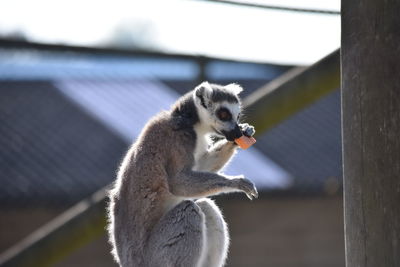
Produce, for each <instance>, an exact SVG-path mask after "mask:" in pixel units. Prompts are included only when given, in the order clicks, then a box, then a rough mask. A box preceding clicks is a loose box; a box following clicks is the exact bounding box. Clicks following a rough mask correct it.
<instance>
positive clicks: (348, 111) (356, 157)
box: [341, 0, 400, 267]
mask: <svg viewBox="0 0 400 267" xmlns="http://www.w3.org/2000/svg"><path fill="white" fill-rule="evenodd" d="M341 49H342V50H341V52H342V54H341V59H342V127H343V128H342V129H343V172H344V208H345V211H344V214H345V216H344V217H345V242H346V266H347V267H356V266H357V267H358V266H359V267H377V266H385V267H398V266H400V2H399V1H395V0H385V1H377V0H350V1H348V0H342V46H341Z"/></svg>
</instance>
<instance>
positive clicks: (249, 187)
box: [233, 176, 258, 200]
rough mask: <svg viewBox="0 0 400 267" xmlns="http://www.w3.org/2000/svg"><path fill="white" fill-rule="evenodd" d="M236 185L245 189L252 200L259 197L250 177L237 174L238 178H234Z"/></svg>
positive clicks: (240, 188) (242, 189)
mask: <svg viewBox="0 0 400 267" xmlns="http://www.w3.org/2000/svg"><path fill="white" fill-rule="evenodd" d="M233 181H234V183H235V185H236V187H237V188H238V189H239V190H241V191H243V192H244V193H245V194H246V195H247V197H248V198H249V199H250V200H253V198H258V192H257V188H256V187H255V185H254V184H253V182H252V181H250V180H249V179H246V178H244V177H243V176H237V178H235V179H233Z"/></svg>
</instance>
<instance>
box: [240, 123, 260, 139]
mask: <svg viewBox="0 0 400 267" xmlns="http://www.w3.org/2000/svg"><path fill="white" fill-rule="evenodd" d="M239 127H240V130H241V131H242V133H243V134H244V135H245V136H247V137H250V136H253V135H254V134H255V133H256V130H255V129H254V126H252V125H250V124H248V123H241V124H239Z"/></svg>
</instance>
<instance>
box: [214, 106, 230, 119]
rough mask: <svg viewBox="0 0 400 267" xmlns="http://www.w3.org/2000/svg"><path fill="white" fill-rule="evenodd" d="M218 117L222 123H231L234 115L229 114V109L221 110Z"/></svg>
mask: <svg viewBox="0 0 400 267" xmlns="http://www.w3.org/2000/svg"><path fill="white" fill-rule="evenodd" d="M217 117H218V119H220V120H221V121H230V120H231V119H232V114H231V113H230V112H229V110H228V109H227V108H220V109H219V110H218V111H217Z"/></svg>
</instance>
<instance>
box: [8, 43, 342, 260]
mask: <svg viewBox="0 0 400 267" xmlns="http://www.w3.org/2000/svg"><path fill="white" fill-rule="evenodd" d="M290 67H291V66H278V65H270V64H255V63H242V62H232V61H223V60H217V59H210V58H197V57H183V56H175V57H174V56H163V55H158V54H150V53H118V52H116V51H107V50H99V49H93V50H90V49H74V48H68V47H61V46H53V47H50V46H42V47H41V46H36V45H31V46H30V45H25V46H14V47H13V46H10V45H8V46H4V47H2V46H1V44H0V143H1V150H0V173H1V174H0V179H1V182H2V186H1V187H0V210H1V212H2V213H3V214H4V216H2V217H3V218H2V220H1V227H0V229H2V230H1V232H0V236H1V240H0V251H1V250H4V249H6V248H7V247H8V246H10V245H12V244H13V243H14V242H16V241H18V239H20V238H22V237H23V236H25V235H26V234H28V233H29V232H31V231H32V230H34V229H35V228H36V227H38V226H40V225H41V224H42V223H44V222H46V221H48V220H49V219H50V218H52V217H54V216H56V215H57V214H58V213H59V212H61V211H62V210H64V209H65V208H66V207H68V206H70V205H72V204H74V203H76V202H78V201H80V200H82V199H83V198H85V197H87V196H89V195H90V194H92V193H94V192H96V191H97V190H99V189H101V188H103V187H104V186H106V185H108V184H109V183H111V182H112V181H113V180H114V178H115V174H116V170H117V168H118V164H119V162H120V161H121V159H122V156H123V155H124V153H125V151H126V150H127V149H128V147H129V145H130V143H131V142H132V141H133V140H134V138H135V137H136V136H137V135H138V134H139V132H140V130H141V128H142V127H143V125H144V123H145V122H146V121H147V119H148V118H150V117H151V116H152V115H154V114H155V113H157V112H159V111H160V110H162V109H168V108H169V106H170V105H171V104H172V103H173V102H174V101H175V99H176V98H177V97H179V96H180V95H182V94H184V93H186V92H187V91H189V90H191V89H193V88H194V87H195V86H196V85H197V84H198V83H199V82H200V81H201V80H204V79H206V80H208V81H210V82H215V83H221V84H226V83H231V82H236V83H239V84H241V85H242V86H243V87H244V88H245V91H244V92H243V97H246V96H247V95H249V94H251V93H252V92H253V91H254V90H256V89H257V88H259V87H261V86H262V85H264V84H266V83H268V82H269V81H271V80H272V79H274V78H276V77H277V76H279V75H281V74H282V73H284V72H285V71H286V70H288V69H289V68H290ZM266 116H268V114H266ZM254 166H257V168H255V167H254ZM226 172H228V173H238V172H240V173H245V174H246V175H247V176H248V177H249V178H250V179H252V180H253V181H254V182H255V183H256V184H257V186H258V188H259V189H260V191H262V196H263V197H262V198H261V199H260V200H257V201H254V202H252V203H250V202H248V201H247V200H245V199H242V198H235V197H234V198H230V199H227V198H218V201H219V202H220V204H221V205H222V208H223V209H224V210H225V214H226V217H227V220H228V222H229V224H230V227H231V232H232V239H233V242H234V243H233V244H232V249H231V256H230V261H229V266H343V264H344V255H343V253H344V248H343V245H342V243H343V242H342V239H343V233H342V231H343V229H342V220H341V216H342V215H341V198H340V197H337V192H338V191H339V189H340V188H341V172H342V171H341V136H340V95H339V91H335V92H334V93H331V94H330V95H328V96H326V97H324V98H322V99H321V100H320V101H318V102H317V103H315V104H313V105H312V106H310V107H308V108H306V109H305V110H303V111H301V112H299V113H298V114H296V115H294V116H293V117H291V118H290V119H288V120H286V121H285V122H283V123H281V124H280V125H278V126H277V127H275V128H273V129H272V130H270V131H268V132H267V133H264V134H262V135H261V136H260V137H259V138H258V142H257V143H256V145H255V148H254V149H252V150H249V151H246V152H243V153H239V155H238V159H237V160H236V161H234V162H232V164H231V166H230V167H229V168H228V169H227V170H226ZM327 194H328V195H334V197H329V198H327V197H325V196H326V195H327ZM267 195H274V196H275V197H274V198H272V199H271V198H267V197H264V196H267ZM305 196H306V197H305ZM310 196H314V197H310ZM316 196H317V197H316ZM293 238H295V240H296V242H295V243H293V242H292V241H291V240H293ZM248 248H251V250H250V251H249V250H248ZM107 250H108V247H107V244H106V242H105V239H104V238H103V239H101V240H99V241H97V242H93V243H92V244H90V245H89V246H88V247H86V248H83V249H82V250H81V251H79V252H77V253H78V254H76V255H75V256H72V257H70V258H68V259H67V261H66V262H65V263H61V264H60V265H59V266H68V265H72V264H74V266H79V265H81V266H88V265H93V266H100V265H99V264H100V263H101V264H103V266H112V261H111V259H110V256H109V253H108V251H107ZM91 253H96V257H95V258H93V255H91ZM96 260H97V261H96ZM94 261H96V262H94Z"/></svg>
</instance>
